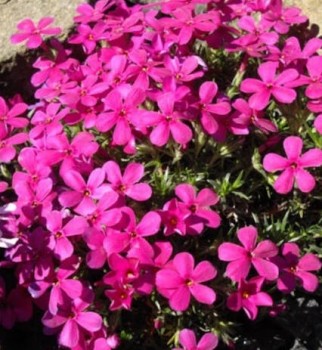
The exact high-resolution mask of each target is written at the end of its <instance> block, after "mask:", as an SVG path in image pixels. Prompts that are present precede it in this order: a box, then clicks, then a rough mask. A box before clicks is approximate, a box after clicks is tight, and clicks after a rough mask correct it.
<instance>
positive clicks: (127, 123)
mask: <svg viewBox="0 0 322 350" xmlns="http://www.w3.org/2000/svg"><path fill="white" fill-rule="evenodd" d="M144 99H145V93H144V92H143V90H141V89H138V88H135V89H133V88H132V87H130V86H129V85H126V86H122V88H118V89H114V90H112V92H111V93H109V94H108V95H107V97H106V98H105V100H104V104H105V110H106V112H103V113H101V114H100V115H99V117H98V118H97V122H96V127H97V129H98V130H99V131H103V132H105V131H109V130H111V129H112V128H113V127H115V128H114V131H113V143H114V144H116V145H118V146H124V145H127V144H128V143H129V142H131V140H132V139H133V126H132V124H136V121H137V119H139V116H140V110H139V109H138V106H139V105H140V104H141V103H142V102H143V101H144Z"/></svg>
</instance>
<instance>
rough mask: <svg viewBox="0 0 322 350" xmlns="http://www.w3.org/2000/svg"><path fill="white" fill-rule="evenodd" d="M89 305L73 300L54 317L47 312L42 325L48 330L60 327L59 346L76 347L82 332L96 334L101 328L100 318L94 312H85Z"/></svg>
mask: <svg viewBox="0 0 322 350" xmlns="http://www.w3.org/2000/svg"><path fill="white" fill-rule="evenodd" d="M89 305H90V304H89V303H88V302H84V301H82V300H81V299H74V300H73V303H72V304H71V305H70V307H69V308H66V307H65V309H61V310H60V311H59V312H58V313H57V314H56V315H52V314H50V313H49V312H48V311H47V312H46V313H45V315H44V317H43V318H42V323H43V324H44V325H45V326H46V327H48V328H49V329H51V328H53V329H55V328H58V327H61V326H62V330H61V332H60V335H59V340H58V342H59V344H60V345H63V346H66V347H68V348H73V347H74V346H76V345H77V344H78V343H79V341H80V339H81V337H82V333H83V332H84V330H86V331H88V332H89V333H94V332H97V331H99V330H100V329H101V327H102V317H101V316H100V315H98V314H97V313H96V312H92V311H85V309H86V308H87V307H88V306H89Z"/></svg>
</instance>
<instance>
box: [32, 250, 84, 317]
mask: <svg viewBox="0 0 322 350" xmlns="http://www.w3.org/2000/svg"><path fill="white" fill-rule="evenodd" d="M79 265H80V260H79V259H78V258H77V257H76V256H75V255H74V256H72V257H70V258H69V259H66V260H64V261H63V262H62V263H61V265H60V266H59V268H58V270H57V272H56V273H55V274H52V275H50V276H48V277H47V278H46V279H43V280H41V281H35V282H32V283H31V284H30V285H29V287H28V291H29V293H30V295H31V296H32V297H33V298H39V297H41V296H42V295H43V294H44V293H45V292H46V290H47V289H48V288H50V294H49V303H48V310H49V312H50V313H52V314H53V315H56V314H57V312H58V310H59V309H60V308H63V307H64V306H65V303H66V301H67V299H69V300H73V299H75V298H79V297H80V296H81V294H82V292H83V290H84V287H83V285H82V283H81V282H80V281H78V280H76V279H72V278H68V277H70V276H71V275H73V274H74V273H75V272H76V271H77V269H78V268H79Z"/></svg>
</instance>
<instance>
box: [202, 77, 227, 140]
mask: <svg viewBox="0 0 322 350" xmlns="http://www.w3.org/2000/svg"><path fill="white" fill-rule="evenodd" d="M217 93H218V86H217V84H216V83H213V82H211V81H206V82H205V83H203V84H202V85H201V86H200V89H199V97H200V99H199V101H198V105H199V109H200V112H201V125H202V126H203V128H204V129H205V131H206V132H207V133H208V134H210V135H211V134H213V133H215V132H216V131H217V130H218V128H219V125H218V121H217V120H216V117H217V115H220V116H223V115H227V114H228V113H229V112H230V110H231V107H230V105H229V103H228V102H224V101H223V102H217V103H212V101H213V99H214V97H215V96H216V95H217Z"/></svg>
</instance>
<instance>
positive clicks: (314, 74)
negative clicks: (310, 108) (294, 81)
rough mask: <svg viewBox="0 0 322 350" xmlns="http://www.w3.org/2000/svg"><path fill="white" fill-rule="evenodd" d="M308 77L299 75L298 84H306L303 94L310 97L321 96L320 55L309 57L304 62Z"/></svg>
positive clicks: (321, 68)
mask: <svg viewBox="0 0 322 350" xmlns="http://www.w3.org/2000/svg"><path fill="white" fill-rule="evenodd" d="M306 68H307V70H308V73H309V77H307V76H301V77H300V79H299V80H298V82H299V83H298V85H304V84H307V85H308V87H307V88H306V90H305V95H306V96H307V97H308V98H310V99H318V98H321V97H322V57H321V56H313V57H310V58H309V59H308V61H307V63H306Z"/></svg>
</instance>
